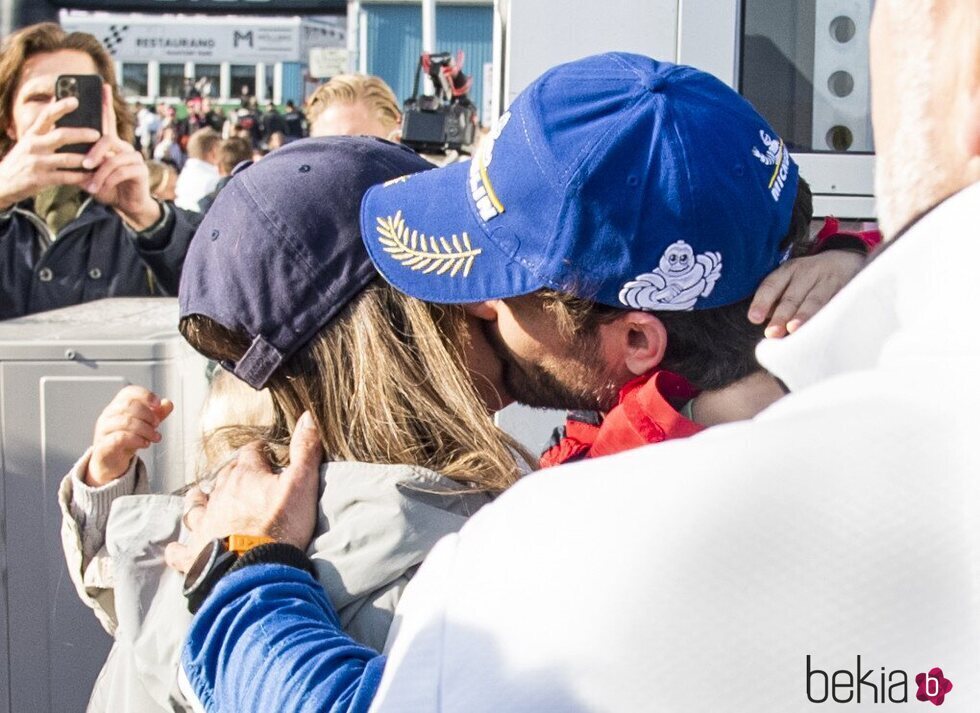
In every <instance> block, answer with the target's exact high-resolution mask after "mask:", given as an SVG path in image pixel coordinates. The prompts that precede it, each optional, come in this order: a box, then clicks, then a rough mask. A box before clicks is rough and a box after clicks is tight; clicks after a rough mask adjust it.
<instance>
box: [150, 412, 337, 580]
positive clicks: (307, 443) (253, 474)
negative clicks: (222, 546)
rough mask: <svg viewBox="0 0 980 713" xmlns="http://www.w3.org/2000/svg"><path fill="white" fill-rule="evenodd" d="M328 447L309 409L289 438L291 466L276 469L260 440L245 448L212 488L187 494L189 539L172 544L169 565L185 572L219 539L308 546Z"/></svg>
mask: <svg viewBox="0 0 980 713" xmlns="http://www.w3.org/2000/svg"><path fill="white" fill-rule="evenodd" d="M322 460H323V449H322V447H321V446H320V436H319V434H318V433H317V430H316V427H315V426H314V424H313V419H312V418H310V415H309V414H303V416H302V417H301V418H300V420H299V422H298V423H297V424H296V430H295V431H293V436H292V440H291V441H290V443H289V465H288V466H287V467H286V468H285V469H284V470H283V471H282V472H280V473H276V472H274V471H273V469H272V466H271V465H270V464H269V461H268V459H267V458H266V457H265V455H264V453H263V451H262V445H261V444H260V443H258V442H255V443H250V444H248V445H247V446H245V447H244V448H242V449H241V450H240V451H239V453H238V457H237V458H236V459H235V460H234V461H232V462H231V463H229V464H228V466H227V467H225V468H223V469H222V470H221V472H220V473H219V474H218V477H217V479H216V480H215V483H214V487H213V489H212V490H211V492H210V493H204V492H203V491H202V490H201V488H199V487H195V488H192V489H191V490H190V491H189V492H188V493H187V496H186V498H185V512H184V524H185V525H186V526H187V529H188V530H189V531H190V537H189V538H188V540H187V542H186V543H184V544H180V543H177V542H173V543H171V544H169V545H167V551H166V559H167V564H168V565H169V566H170V567H172V568H174V569H176V570H177V571H178V572H186V571H187V569H188V568H189V567H190V566H191V564H193V562H194V559H195V558H196V557H197V554H198V552H200V551H201V549H202V548H203V547H204V545H206V544H207V543H208V542H210V541H211V540H213V539H215V538H220V537H227V536H228V535H264V536H266V537H271V538H273V539H275V540H277V541H279V542H284V543H287V544H290V545H295V546H296V547H299V548H300V549H303V550H305V549H306V548H307V547H308V546H309V544H310V540H311V539H312V538H313V530H314V528H315V527H316V514H317V499H318V493H319V485H320V477H319V473H320V463H321V461H322Z"/></svg>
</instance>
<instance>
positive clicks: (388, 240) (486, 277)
mask: <svg viewBox="0 0 980 713" xmlns="http://www.w3.org/2000/svg"><path fill="white" fill-rule="evenodd" d="M468 174H469V163H468V162H467V163H454V164H451V165H449V166H445V167H443V168H437V169H434V170H432V171H423V172H421V173H415V174H412V175H410V176H406V177H402V178H399V179H395V180H394V181H389V182H388V183H386V184H383V185H380V186H374V187H373V188H371V189H370V190H369V191H368V192H367V194H365V196H364V200H363V201H362V202H361V237H362V238H363V239H364V243H365V245H366V247H367V251H368V254H369V255H370V257H371V260H372V262H374V266H375V267H376V268H377V270H378V272H380V273H381V274H382V275H383V276H384V278H385V280H387V281H388V282H389V283H391V284H392V285H393V286H394V287H395V288H396V289H398V290H399V291H401V292H404V293H405V294H408V295H411V296H412V297H416V298H418V299H420V300H425V301H427V302H441V303H466V302H480V301H482V300H490V299H501V298H505V297H514V296H517V295H524V294H527V293H529V292H534V291H535V290H537V289H540V288H541V287H544V286H545V283H544V282H542V280H541V279H539V278H538V277H536V276H535V275H534V274H532V273H531V272H530V271H529V270H527V269H526V268H525V267H524V266H523V265H521V264H520V263H518V262H516V261H515V260H513V259H512V257H511V256H512V255H514V254H515V252H516V250H517V247H518V243H517V240H518V238H517V236H513V235H512V234H510V233H508V232H507V231H506V229H504V228H503V226H501V228H500V229H498V228H496V227H494V226H492V225H491V226H488V224H487V223H485V222H484V221H483V220H481V218H480V217H479V215H478V214H477V213H476V209H475V207H474V203H473V201H472V199H471V198H470V196H469V195H468V194H467V190H468ZM500 217H503V216H500ZM501 222H504V221H501ZM488 228H490V229H489V230H488Z"/></svg>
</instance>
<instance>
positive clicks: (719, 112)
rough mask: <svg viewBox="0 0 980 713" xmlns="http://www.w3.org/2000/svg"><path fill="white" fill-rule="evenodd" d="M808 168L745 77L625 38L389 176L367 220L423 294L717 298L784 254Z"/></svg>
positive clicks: (400, 283) (624, 303)
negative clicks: (475, 135)
mask: <svg viewBox="0 0 980 713" xmlns="http://www.w3.org/2000/svg"><path fill="white" fill-rule="evenodd" d="M797 180H798V168H797V166H796V164H795V163H794V161H793V160H792V158H791V157H790V155H789V151H788V150H787V149H786V147H785V146H784V145H783V141H782V140H781V139H780V138H779V137H778V136H776V133H775V132H774V131H773V129H772V127H771V126H769V124H768V123H766V121H765V120H764V119H763V118H762V117H761V116H760V115H759V113H758V112H756V111H755V109H753V108H752V106H751V105H750V104H749V103H748V102H747V101H746V100H745V99H743V98H742V97H741V96H739V95H738V94H737V93H736V92H735V91H733V90H732V89H731V88H730V87H728V86H726V85H725V84H723V83H722V82H720V81H719V80H718V79H716V78H714V77H712V76H711V75H709V74H706V73H704V72H701V71H698V70H696V69H694V68H692V67H686V66H682V65H675V64H670V63H667V62H658V61H656V60H653V59H650V58H649V57H643V56H640V55H634V54H624V53H610V54H603V55H597V56H594V57H588V58H586V59H582V60H578V61H575V62H570V63H568V64H564V65H560V66H558V67H555V68H554V69H551V70H549V71H548V72H546V73H545V74H543V75H542V76H541V77H540V78H539V79H537V80H536V81H535V82H534V83H533V84H532V85H531V86H530V87H528V88H527V89H526V90H525V91H524V92H522V93H521V94H520V95H519V96H518V97H517V98H516V99H515V100H514V102H513V104H512V105H511V107H510V109H509V110H508V111H507V112H506V113H504V114H503V116H501V117H500V119H499V121H498V122H497V124H496V126H495V127H494V129H493V130H492V131H491V133H490V134H488V135H487V136H486V137H484V139H483V141H482V142H481V144H480V147H479V149H478V150H477V152H476V154H475V155H474V157H473V160H472V161H470V162H469V163H461V164H454V165H450V166H447V167H444V168H440V169H437V170H435V171H429V172H426V173H421V174H415V175H413V176H408V177H406V178H404V179H403V180H400V181H395V182H389V183H388V184H386V185H384V186H379V187H375V188H373V189H371V190H370V191H369V192H368V193H367V195H366V196H365V198H364V202H363V204H362V206H361V230H362V234H363V236H364V239H365V241H366V243H367V248H368V252H369V253H370V254H371V259H372V260H374V264H375V266H376V267H377V268H378V270H379V271H380V272H381V273H382V274H383V275H384V277H385V279H387V280H388V281H389V282H390V283H391V284H393V285H394V286H395V287H397V288H398V289H399V290H401V291H403V292H406V293H407V294H409V295H412V296H414V297H418V298H420V299H423V300H428V301H432V302H478V301H481V300H487V299H497V298H505V297H512V296H517V295H522V294H527V293H529V292H533V291H535V290H538V289H542V288H551V289H555V290H559V291H562V292H565V293H569V294H572V295H576V296H579V297H583V298H587V299H592V300H595V301H597V302H600V303H602V304H606V305H611V306H615V307H622V308H626V309H644V310H654V311H656V310H690V309H708V308H712V307H719V306H722V305H726V304H731V303H734V302H738V301H739V300H742V299H745V298H746V297H748V296H750V295H751V294H752V293H753V292H754V290H755V289H756V288H757V287H758V285H759V283H760V282H761V281H762V279H763V278H764V277H765V276H766V275H767V274H768V273H769V272H771V271H772V270H773V269H774V268H775V267H776V266H777V265H778V264H779V263H780V261H781V260H782V259H784V252H783V251H782V250H780V248H779V244H780V242H781V241H782V240H783V238H784V237H785V236H786V233H787V231H788V229H789V224H790V217H791V214H792V208H793V203H794V201H795V198H796V188H797Z"/></svg>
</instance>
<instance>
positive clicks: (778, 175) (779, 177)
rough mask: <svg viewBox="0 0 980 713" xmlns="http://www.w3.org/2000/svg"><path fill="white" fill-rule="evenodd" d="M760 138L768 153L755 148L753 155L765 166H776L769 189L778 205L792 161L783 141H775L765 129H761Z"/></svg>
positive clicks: (753, 148)
mask: <svg viewBox="0 0 980 713" xmlns="http://www.w3.org/2000/svg"><path fill="white" fill-rule="evenodd" d="M759 138H760V139H762V143H763V144H765V145H766V152H765V153H762V152H761V151H759V149H757V148H756V147H755V146H753V147H752V155H753V156H755V157H756V158H757V159H759V161H760V163H762V165H763V166H774V168H773V171H772V177H771V178H770V179H769V186H768V188H769V192H770V193H771V194H772V199H773V200H774V201H776V202H777V203H778V202H779V195H780V194H781V193H782V192H783V185H784V184H785V183H786V178H787V176H789V163H790V161H791V160H792V159H790V156H789V150H788V149H787V148H786V146H784V145H783V140H782V139H774V138H773V137H771V136H770V135H769V134H767V133H766V131H765V130H764V129H759Z"/></svg>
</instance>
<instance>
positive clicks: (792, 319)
mask: <svg viewBox="0 0 980 713" xmlns="http://www.w3.org/2000/svg"><path fill="white" fill-rule="evenodd" d="M866 259H867V258H866V256H864V255H861V254H860V253H856V252H852V251H850V250H827V251H826V252H822V253H819V254H817V255H809V256H806V257H798V258H794V259H792V260H787V261H786V262H784V263H783V264H782V265H780V266H779V267H777V268H776V269H775V270H773V271H772V272H771V273H770V274H769V276H768V277H766V279H765V280H763V281H762V284H761V285H759V289H758V290H756V292H755V298H754V299H753V300H752V304H751V305H750V306H749V321H750V322H752V324H762V323H763V322H765V321H766V319H767V318H768V319H769V324H768V326H766V336H767V337H769V338H770V339H772V338H778V337H784V336H786V335H787V334H792V333H793V332H795V331H796V330H797V329H799V328H800V327H801V326H802V325H803V323H804V322H806V321H807V320H808V319H810V318H811V317H812V316H813V315H815V314H816V313H817V312H819V311H820V309H821V308H822V307H823V306H824V305H825V304H827V303H828V302H830V299H831V298H832V297H833V296H834V295H836V294H837V293H838V292H840V290H841V288H842V287H843V286H844V285H846V284H847V283H848V282H850V281H851V278H853V277H854V276H855V275H856V274H857V273H858V271H859V270H860V269H861V267H863V266H864V263H865V260H866Z"/></svg>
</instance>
